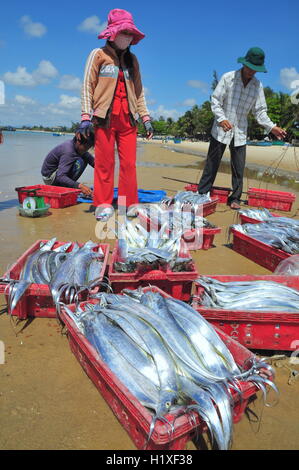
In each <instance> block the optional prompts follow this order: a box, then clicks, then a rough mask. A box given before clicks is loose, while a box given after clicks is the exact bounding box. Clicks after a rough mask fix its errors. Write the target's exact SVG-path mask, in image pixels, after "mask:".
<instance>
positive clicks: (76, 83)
mask: <svg viewBox="0 0 299 470" xmlns="http://www.w3.org/2000/svg"><path fill="white" fill-rule="evenodd" d="M81 85H82V82H81V80H80V78H78V77H74V75H62V77H61V78H60V83H59V85H58V88H63V89H64V90H80V89H81Z"/></svg>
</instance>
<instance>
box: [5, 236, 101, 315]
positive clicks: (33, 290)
mask: <svg viewBox="0 0 299 470" xmlns="http://www.w3.org/2000/svg"><path fill="white" fill-rule="evenodd" d="M47 241H48V240H37V241H36V242H35V243H34V244H33V245H32V246H31V247H30V248H28V250H27V251H25V253H24V254H23V255H22V256H21V257H20V258H19V259H18V260H17V261H16V262H15V263H14V264H13V265H12V267H11V268H10V270H9V271H7V272H6V273H5V274H4V276H3V278H7V277H9V278H11V279H19V277H20V274H21V271H22V269H23V267H24V265H25V263H26V260H27V258H28V257H29V256H30V255H31V254H32V253H34V252H35V251H36V250H37V249H38V248H39V246H40V243H41V242H47ZM64 243H66V242H61V241H58V242H56V243H55V244H54V246H53V248H56V247H58V246H60V245H63V244H64ZM82 245H83V244H82V243H79V246H82ZM72 247H73V245H71V247H70V248H69V249H68V250H67V252H70V251H72ZM99 247H101V248H102V250H103V252H104V259H103V266H102V269H101V272H100V273H99V281H102V280H103V278H104V275H105V271H106V268H107V264H108V257H109V245H108V244H99V245H97V246H96V247H95V248H94V251H96V250H97V249H98V248H99ZM7 290H8V284H7V283H4V282H0V293H1V294H4V295H5V297H6V301H7V300H8V295H7ZM97 290H98V288H96V289H95V290H94V292H96V291H97ZM83 295H84V294H83ZM85 298H86V297H85ZM13 315H15V316H17V317H19V318H22V319H24V318H27V317H45V318H55V317H56V316H57V313H56V308H55V305H54V302H53V298H52V295H51V292H50V289H49V286H48V285H47V284H31V285H30V286H29V287H28V289H27V290H26V292H25V294H24V296H23V297H22V298H21V300H20V301H19V302H18V305H17V306H16V308H15V309H14V311H13Z"/></svg>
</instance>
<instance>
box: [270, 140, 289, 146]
mask: <svg viewBox="0 0 299 470" xmlns="http://www.w3.org/2000/svg"><path fill="white" fill-rule="evenodd" d="M286 144H287V142H284V141H283V140H273V141H272V145H286Z"/></svg>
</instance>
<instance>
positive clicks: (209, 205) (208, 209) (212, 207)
mask: <svg viewBox="0 0 299 470" xmlns="http://www.w3.org/2000/svg"><path fill="white" fill-rule="evenodd" d="M218 202H219V199H218V197H216V196H213V197H211V201H209V202H206V203H205V204H202V205H201V206H199V207H198V209H197V211H196V214H195V215H199V216H201V217H207V216H208V215H210V214H213V213H214V212H216V206H217V203H218ZM164 206H165V207H164V208H165V210H167V209H169V210H172V206H167V205H166V204H165V205H164Z"/></svg>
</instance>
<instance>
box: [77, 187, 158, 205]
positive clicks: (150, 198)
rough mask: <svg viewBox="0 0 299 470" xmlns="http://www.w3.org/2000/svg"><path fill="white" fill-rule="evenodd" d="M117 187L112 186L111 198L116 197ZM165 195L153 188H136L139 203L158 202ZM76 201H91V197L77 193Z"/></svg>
mask: <svg viewBox="0 0 299 470" xmlns="http://www.w3.org/2000/svg"><path fill="white" fill-rule="evenodd" d="M117 195H118V188H114V197H113V200H115V199H117ZM165 197H166V191H162V190H155V189H138V201H139V202H141V203H146V202H160V201H162V199H164V198H165ZM77 202H88V203H92V199H91V198H88V197H85V196H83V195H82V193H81V194H79V196H78V199H77Z"/></svg>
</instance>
